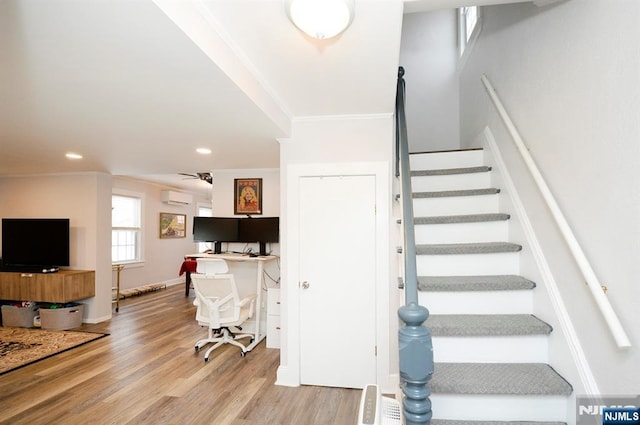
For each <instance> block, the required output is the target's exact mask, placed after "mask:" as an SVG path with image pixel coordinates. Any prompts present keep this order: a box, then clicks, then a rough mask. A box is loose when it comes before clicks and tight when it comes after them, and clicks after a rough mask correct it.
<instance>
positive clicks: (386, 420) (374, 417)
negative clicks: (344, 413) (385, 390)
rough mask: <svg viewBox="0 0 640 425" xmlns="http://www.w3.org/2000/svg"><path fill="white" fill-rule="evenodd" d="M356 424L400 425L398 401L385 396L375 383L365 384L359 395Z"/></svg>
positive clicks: (400, 417)
mask: <svg viewBox="0 0 640 425" xmlns="http://www.w3.org/2000/svg"><path fill="white" fill-rule="evenodd" d="M357 425H402V416H401V411H400V403H399V402H398V400H396V399H394V398H391V397H385V396H383V395H382V393H381V392H380V387H379V386H377V385H373V384H372V385H367V386H366V387H364V389H363V390H362V396H361V397H360V411H359V412H358V423H357Z"/></svg>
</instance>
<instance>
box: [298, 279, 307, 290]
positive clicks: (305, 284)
mask: <svg viewBox="0 0 640 425" xmlns="http://www.w3.org/2000/svg"><path fill="white" fill-rule="evenodd" d="M300 287H301V288H302V289H309V282H307V281H306V280H305V281H304V282H300Z"/></svg>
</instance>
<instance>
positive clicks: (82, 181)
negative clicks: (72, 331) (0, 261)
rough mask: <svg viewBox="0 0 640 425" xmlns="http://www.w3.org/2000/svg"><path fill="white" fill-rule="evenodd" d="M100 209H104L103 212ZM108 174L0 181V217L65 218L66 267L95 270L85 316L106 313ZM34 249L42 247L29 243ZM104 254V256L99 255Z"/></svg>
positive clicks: (108, 282) (108, 295)
mask: <svg viewBox="0 0 640 425" xmlns="http://www.w3.org/2000/svg"><path fill="white" fill-rule="evenodd" d="M105 211H106V213H105ZM110 211H111V176H110V175H108V174H101V173H75V174H60V175H40V176H24V177H3V178H1V179H0V216H2V217H54V218H69V219H70V225H71V235H70V260H71V264H70V267H69V268H72V269H79V270H95V272H96V296H95V297H94V298H91V299H88V300H82V301H81V302H82V303H83V304H85V306H86V308H85V320H87V321H93V322H95V321H100V320H105V319H108V318H109V317H111V261H110V255H111V254H110V253H111V247H110V241H111V229H110V227H111V212H110ZM33 244H34V249H46V247H41V246H39V245H38V241H33ZM105 253H107V254H108V255H109V257H107V256H105Z"/></svg>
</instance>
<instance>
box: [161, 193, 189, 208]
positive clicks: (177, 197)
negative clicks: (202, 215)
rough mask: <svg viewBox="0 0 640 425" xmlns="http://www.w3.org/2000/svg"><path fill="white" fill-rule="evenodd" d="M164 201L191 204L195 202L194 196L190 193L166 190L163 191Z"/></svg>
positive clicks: (170, 203) (172, 203)
mask: <svg viewBox="0 0 640 425" xmlns="http://www.w3.org/2000/svg"><path fill="white" fill-rule="evenodd" d="M162 202H165V203H167V204H169V205H189V204H190V203H192V202H193V196H191V195H189V194H188V193H181V192H174V191H172V190H165V191H163V192H162Z"/></svg>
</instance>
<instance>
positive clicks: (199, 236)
mask: <svg viewBox="0 0 640 425" xmlns="http://www.w3.org/2000/svg"><path fill="white" fill-rule="evenodd" d="M239 220H240V219H238V218H233V217H198V216H196V217H193V241H194V242H215V245H214V250H213V252H214V253H215V254H220V253H222V242H236V241H237V240H238V221H239Z"/></svg>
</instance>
